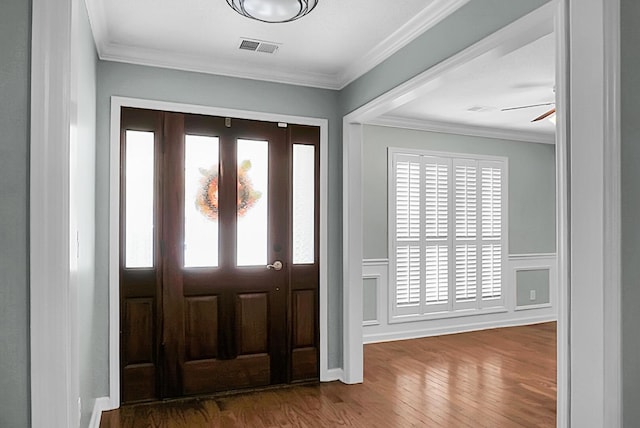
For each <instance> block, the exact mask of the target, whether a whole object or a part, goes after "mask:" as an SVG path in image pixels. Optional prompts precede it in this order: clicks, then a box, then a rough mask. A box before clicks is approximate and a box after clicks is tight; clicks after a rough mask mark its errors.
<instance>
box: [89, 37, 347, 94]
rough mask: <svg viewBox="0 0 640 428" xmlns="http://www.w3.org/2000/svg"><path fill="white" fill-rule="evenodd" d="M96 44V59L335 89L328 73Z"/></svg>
mask: <svg viewBox="0 0 640 428" xmlns="http://www.w3.org/2000/svg"><path fill="white" fill-rule="evenodd" d="M96 45H97V48H98V55H99V56H100V59H101V60H105V61H116V62H124V63H129V64H138V65H148V66H151V67H162V68H170V69H174V70H182V71H194V72H198V73H207V74H216V75H221V76H230V77H237V78H242V79H253V80H263V81H267V82H275V83H286V84H289V85H299V86H311V87H314V88H323V89H339V85H338V84H337V83H336V79H335V77H334V76H333V75H331V74H323V73H313V72H309V71H303V70H292V69H287V70H284V69H268V68H262V67H260V66H255V67H247V65H246V64H244V63H239V62H231V61H227V62H224V61H220V60H219V59H216V58H211V57H203V56H198V55H185V54H183V53H181V52H174V51H164V50H157V49H146V48H139V47H133V46H125V45H119V44H115V43H106V44H105V43H96Z"/></svg>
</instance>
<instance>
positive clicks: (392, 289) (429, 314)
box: [387, 147, 511, 323]
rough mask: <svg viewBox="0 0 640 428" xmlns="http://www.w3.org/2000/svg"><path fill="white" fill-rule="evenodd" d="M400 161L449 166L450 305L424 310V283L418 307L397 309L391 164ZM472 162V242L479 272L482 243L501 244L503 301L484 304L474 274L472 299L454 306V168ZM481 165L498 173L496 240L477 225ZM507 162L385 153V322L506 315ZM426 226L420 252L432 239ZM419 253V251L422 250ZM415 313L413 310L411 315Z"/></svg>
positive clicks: (499, 158) (481, 157)
mask: <svg viewBox="0 0 640 428" xmlns="http://www.w3.org/2000/svg"><path fill="white" fill-rule="evenodd" d="M398 156H400V157H401V158H402V157H405V158H410V157H419V158H420V159H422V158H424V157H428V158H433V159H434V160H438V161H444V162H447V164H448V168H449V169H448V181H447V186H448V191H447V195H448V198H447V206H448V212H447V213H448V217H447V221H448V229H447V237H446V239H443V240H442V241H441V242H446V244H447V248H448V250H447V251H448V281H447V283H448V300H447V302H446V303H444V304H442V303H441V304H435V305H427V304H426V303H425V299H424V295H425V285H424V281H423V280H422V281H421V289H420V302H419V303H418V304H417V305H414V306H412V307H409V308H407V307H399V306H398V305H397V304H396V294H397V287H396V264H397V260H396V248H397V242H398V240H397V238H396V175H395V159H396V158H397V157H398ZM469 163H475V165H476V166H477V171H476V174H477V175H476V185H477V191H476V207H477V214H476V224H477V232H476V237H475V238H474V239H473V240H471V241H472V242H474V243H476V245H477V246H476V251H477V253H476V257H477V260H478V265H477V266H478V268H477V269H478V270H480V269H481V264H480V258H481V257H482V243H483V242H484V241H491V242H499V243H500V244H501V250H502V251H501V257H500V260H501V266H500V271H501V296H500V297H499V298H497V299H491V300H488V299H483V298H482V281H481V272H479V274H478V278H479V280H478V281H477V284H476V296H477V298H476V300H475V301H471V302H456V300H455V295H456V287H455V256H456V253H455V251H456V243H457V242H459V241H460V240H459V239H458V238H457V237H456V230H455V198H454V195H455V167H456V165H459V164H469ZM420 165H421V166H420V171H421V173H422V172H423V170H424V167H423V165H424V163H422V161H421V163H420ZM483 166H494V167H495V166H498V167H499V168H501V171H502V183H501V189H502V198H501V203H502V206H501V214H502V219H501V232H502V233H501V237H500V239H499V240H498V241H495V240H487V239H483V237H482V236H481V231H482V229H481V222H482V214H481V212H482V187H481V186H482V184H481V180H482V167H483ZM422 177H423V174H421V180H420V194H421V198H420V207H421V213H423V212H424V208H425V201H424V189H425V184H424V180H423V179H422ZM508 177H509V160H508V158H507V157H505V156H493V155H484V154H471V153H457V152H444V151H434V150H423V149H412V148H400V147H388V148H387V183H388V200H387V202H388V203H387V207H388V212H387V215H388V217H387V226H388V254H389V269H388V275H389V289H388V295H389V299H388V302H389V308H388V315H389V323H399V322H411V321H421V320H429V319H439V318H451V317H459V316H469V315H478V314H488V313H497V312H507V308H506V302H508V301H509V300H508V299H509V295H510V292H511V290H509V287H508V283H507V282H508V278H507V261H508V243H509V236H508V235H509V229H508V228H509V220H508V212H509V210H508V206H509V179H508ZM420 219H421V220H420V222H421V223H424V221H423V220H424V216H423V214H421V215H420ZM424 228H425V225H424V224H421V225H420V233H421V235H420V236H421V238H420V239H419V240H418V241H417V243H418V245H419V246H420V248H421V249H423V248H424V247H425V245H426V244H428V243H430V242H432V241H433V240H432V239H427V237H426V236H425V235H424ZM421 254H423V251H422V250H421ZM424 263H425V260H424V258H421V261H420V269H421V277H422V275H423V270H424ZM412 309H413V310H412Z"/></svg>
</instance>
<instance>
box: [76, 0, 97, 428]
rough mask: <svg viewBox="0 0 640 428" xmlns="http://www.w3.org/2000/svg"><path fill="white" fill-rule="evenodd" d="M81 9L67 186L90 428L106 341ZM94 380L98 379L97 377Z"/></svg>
mask: <svg viewBox="0 0 640 428" xmlns="http://www.w3.org/2000/svg"><path fill="white" fill-rule="evenodd" d="M76 4H77V5H78V6H79V7H78V10H76V11H75V13H76V14H77V15H78V29H77V31H78V37H76V38H75V40H74V43H76V44H77V45H76V46H77V48H78V81H77V91H78V95H77V97H78V112H77V114H78V116H77V118H78V122H77V123H78V141H77V147H76V148H75V150H74V151H75V158H76V163H75V168H74V169H75V174H74V175H75V176H76V177H77V179H76V180H74V182H72V183H71V186H72V188H73V191H74V192H75V194H76V198H75V199H76V201H77V203H76V204H75V207H74V212H75V218H76V227H77V233H78V235H77V236H78V241H79V248H78V271H77V281H78V284H77V285H78V333H79V354H78V357H79V361H78V362H79V369H80V397H81V399H82V421H81V425H80V426H83V427H84V426H88V424H89V420H90V418H91V411H92V410H93V405H94V403H95V399H96V398H97V397H100V396H103V395H105V394H104V393H103V392H104V391H103V390H102V389H101V388H99V385H98V382H97V381H98V380H103V377H102V376H100V375H99V372H98V371H96V370H95V367H94V363H95V361H99V360H100V358H99V355H98V354H97V350H99V349H100V347H101V343H103V342H104V338H103V337H101V336H100V334H99V333H100V332H99V331H97V330H96V325H97V318H98V316H99V314H100V313H102V312H103V311H104V309H103V307H101V306H100V302H98V301H96V300H95V293H96V289H95V285H96V282H95V219H96V213H95V200H96V197H95V191H96V187H95V181H96V179H95V177H96V173H95V171H96V156H95V152H96V73H97V64H98V57H97V54H96V49H95V46H94V43H93V36H92V34H91V28H90V26H89V17H88V16H87V10H86V6H85V2H84V1H83V0H80V1H78V2H77V3H76ZM96 375H98V376H96Z"/></svg>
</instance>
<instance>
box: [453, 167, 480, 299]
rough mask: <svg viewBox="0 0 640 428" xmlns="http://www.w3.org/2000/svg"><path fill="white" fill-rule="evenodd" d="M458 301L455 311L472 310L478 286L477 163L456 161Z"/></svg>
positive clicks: (456, 270) (456, 279)
mask: <svg viewBox="0 0 640 428" xmlns="http://www.w3.org/2000/svg"><path fill="white" fill-rule="evenodd" d="M453 164H454V170H455V173H454V174H455V186H454V195H455V213H456V214H455V216H456V219H455V228H456V233H455V241H454V246H455V253H456V255H455V284H454V287H455V293H456V294H455V301H454V309H465V308H473V307H475V306H476V300H477V283H478V255H477V252H478V243H477V237H478V221H477V218H478V207H477V205H478V167H477V162H476V161H475V160H469V159H454V161H453Z"/></svg>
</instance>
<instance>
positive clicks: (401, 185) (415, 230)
mask: <svg viewBox="0 0 640 428" xmlns="http://www.w3.org/2000/svg"><path fill="white" fill-rule="evenodd" d="M395 179H396V237H397V238H398V239H415V240H417V239H418V238H419V237H420V163H419V158H418V157H416V159H415V160H414V161H411V160H399V161H398V162H396V177H395Z"/></svg>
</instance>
